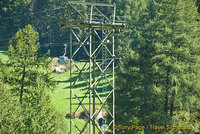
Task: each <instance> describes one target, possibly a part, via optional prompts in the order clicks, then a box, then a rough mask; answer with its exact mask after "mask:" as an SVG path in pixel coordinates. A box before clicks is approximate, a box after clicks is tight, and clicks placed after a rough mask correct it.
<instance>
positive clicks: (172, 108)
mask: <svg viewBox="0 0 200 134" xmlns="http://www.w3.org/2000/svg"><path fill="white" fill-rule="evenodd" d="M175 86H176V82H175V81H174V87H175ZM174 101H175V89H174V90H173V92H172V101H171V106H170V116H173V112H174Z"/></svg>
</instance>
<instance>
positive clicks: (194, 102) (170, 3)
mask: <svg viewBox="0 0 200 134" xmlns="http://www.w3.org/2000/svg"><path fill="white" fill-rule="evenodd" d="M150 7H152V8H150ZM147 9H149V10H146V11H147V12H148V13H147V14H149V15H150V12H152V10H153V16H152V17H150V21H149V22H147V23H146V24H145V25H144V26H143V28H142V29H143V30H142V31H141V30H138V36H137V38H138V40H139V42H138V46H137V48H136V49H135V52H129V53H128V54H126V56H125V57H124V58H123V59H122V61H121V63H120V64H121V65H120V67H121V70H120V72H119V73H118V78H117V83H118V84H117V86H118V88H117V98H118V99H120V98H122V97H124V99H123V100H120V102H119V101H117V106H116V111H117V116H119V117H118V118H119V119H118V120H122V122H123V121H124V122H129V123H130V122H134V123H141V124H146V125H148V124H152V125H158V124H162V125H167V124H170V123H171V124H176V125H177V124H180V122H181V123H182V125H183V124H189V123H192V122H193V121H195V120H197V118H198V117H199V115H198V114H197V111H198V109H199V103H198V102H199V93H198V92H199V90H200V89H199V65H200V62H199V57H200V56H199V52H200V47H199V36H198V31H199V29H198V12H197V7H196V6H195V2H193V1H190V0H184V1H183V0H162V1H153V2H152V3H149V4H148V5H147ZM150 9H151V10H150ZM140 17H142V15H141V16H140ZM126 104H128V105H127V106H125V105H126ZM118 110H119V111H118ZM181 111H184V112H185V113H187V112H189V113H190V114H191V117H193V119H192V120H193V121H188V122H183V120H180V118H179V120H178V119H177V118H176V120H174V118H175V117H176V116H177V115H179V114H180V113H181ZM120 115H122V116H120ZM194 115H195V116H194ZM123 117H125V118H124V119H123ZM130 117H131V118H130ZM196 128H197V127H196ZM145 131H147V132H148V131H150V130H145ZM193 131H198V130H195V129H193ZM150 133H152V132H150ZM161 133H162V132H161ZM175 133H176V132H175Z"/></svg>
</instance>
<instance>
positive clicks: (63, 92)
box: [0, 50, 108, 133]
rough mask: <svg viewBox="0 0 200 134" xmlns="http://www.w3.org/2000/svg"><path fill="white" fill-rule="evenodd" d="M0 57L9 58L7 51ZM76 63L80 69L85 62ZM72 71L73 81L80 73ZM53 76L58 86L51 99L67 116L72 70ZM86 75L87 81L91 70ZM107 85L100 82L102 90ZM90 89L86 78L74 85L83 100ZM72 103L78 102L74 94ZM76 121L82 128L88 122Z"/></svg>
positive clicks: (68, 122)
mask: <svg viewBox="0 0 200 134" xmlns="http://www.w3.org/2000/svg"><path fill="white" fill-rule="evenodd" d="M0 59H1V61H2V62H4V63H5V62H6V61H7V60H8V56H7V51H3V50H0ZM76 65H77V67H78V68H79V69H81V68H82V67H83V66H84V63H80V62H76ZM72 73H73V75H72V81H73V82H74V81H75V80H76V79H77V78H78V75H79V74H78V70H77V69H76V68H75V67H74V68H73V70H72ZM97 74H100V72H97ZM52 77H53V78H54V80H55V81H56V82H57V86H56V88H55V90H54V92H51V93H50V96H51V101H52V104H53V106H54V107H55V108H56V110H57V111H58V112H59V113H60V114H61V115H62V116H63V117H65V116H66V114H69V113H70V71H69V70H68V71H67V72H65V73H53V72H52ZM84 77H85V79H87V81H89V72H88V71H86V72H85V74H84ZM105 86H107V85H106V84H105V83H99V86H98V88H100V90H102V89H103V87H105ZM101 88H102V89H101ZM88 89H89V88H88V86H87V84H86V82H85V80H84V79H83V78H82V77H79V79H78V81H77V82H76V84H75V86H74V87H73V91H74V93H75V94H76V95H77V96H78V97H80V100H82V98H83V97H84V95H85V94H86V93H87V91H88ZM107 93H108V92H106V91H104V92H101V93H100V95H104V94H107ZM87 95H88V93H87ZM102 99H103V97H102ZM95 101H96V102H97V103H100V101H99V100H98V98H97V97H96V98H95ZM84 102H86V103H88V102H89V98H86V99H85V101H84ZM72 103H78V100H77V98H76V97H74V95H73V94H72ZM76 108H77V105H76V106H73V107H72V111H75V109H76ZM85 108H86V109H87V110H88V109H89V106H88V105H85ZM83 111H84V110H83V109H82V108H80V109H79V110H78V112H77V114H79V113H80V112H83ZM66 122H67V124H68V125H67V126H63V127H67V130H68V132H69V129H70V120H69V119H68V118H66ZM74 122H75V123H76V125H77V126H80V129H81V128H82V127H83V126H84V125H85V123H86V121H85V120H83V119H75V120H74ZM68 132H66V133H68ZM73 132H76V130H75V128H74V127H73Z"/></svg>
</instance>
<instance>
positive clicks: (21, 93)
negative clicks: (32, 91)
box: [20, 65, 26, 104]
mask: <svg viewBox="0 0 200 134" xmlns="http://www.w3.org/2000/svg"><path fill="white" fill-rule="evenodd" d="M25 71H26V66H25V65H24V68H23V72H22V75H23V76H22V80H21V81H22V84H21V89H20V104H22V97H23V92H24V79H25V74H26V72H25Z"/></svg>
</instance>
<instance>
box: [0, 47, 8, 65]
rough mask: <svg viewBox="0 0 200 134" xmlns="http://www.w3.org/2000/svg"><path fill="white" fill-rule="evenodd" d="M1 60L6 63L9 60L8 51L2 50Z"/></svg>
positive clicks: (0, 52)
mask: <svg viewBox="0 0 200 134" xmlns="http://www.w3.org/2000/svg"><path fill="white" fill-rule="evenodd" d="M0 60H1V61H2V62H3V63H5V62H6V61H7V60H8V56H7V51H5V50H0Z"/></svg>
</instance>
